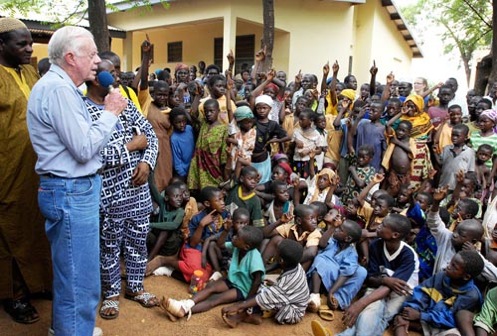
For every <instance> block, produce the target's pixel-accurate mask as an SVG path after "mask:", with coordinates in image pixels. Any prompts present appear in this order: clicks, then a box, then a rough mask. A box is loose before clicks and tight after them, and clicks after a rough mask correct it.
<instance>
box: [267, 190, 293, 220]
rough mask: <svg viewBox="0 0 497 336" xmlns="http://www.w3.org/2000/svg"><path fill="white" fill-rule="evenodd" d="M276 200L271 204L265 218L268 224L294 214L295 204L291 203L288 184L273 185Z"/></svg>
mask: <svg viewBox="0 0 497 336" xmlns="http://www.w3.org/2000/svg"><path fill="white" fill-rule="evenodd" d="M271 189H272V191H273V195H274V199H273V200H272V201H271V203H269V207H268V209H267V210H266V212H265V214H264V217H265V218H266V221H267V223H268V224H273V223H276V222H277V221H278V218H281V217H282V216H283V215H284V214H293V203H292V202H291V201H290V194H289V192H288V185H287V184H286V182H282V181H278V180H276V181H273V183H272V184H271Z"/></svg>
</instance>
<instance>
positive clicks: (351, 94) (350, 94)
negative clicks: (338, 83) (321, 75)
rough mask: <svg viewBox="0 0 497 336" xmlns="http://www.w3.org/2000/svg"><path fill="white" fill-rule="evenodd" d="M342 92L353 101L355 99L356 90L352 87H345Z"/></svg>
mask: <svg viewBox="0 0 497 336" xmlns="http://www.w3.org/2000/svg"><path fill="white" fill-rule="evenodd" d="M340 94H341V95H342V96H344V97H347V98H349V99H350V100H351V101H354V100H355V91H354V90H352V89H344V90H342V92H340Z"/></svg>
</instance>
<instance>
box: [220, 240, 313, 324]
mask: <svg viewBox="0 0 497 336" xmlns="http://www.w3.org/2000/svg"><path fill="white" fill-rule="evenodd" d="M303 254H304V248H303V247H302V245H301V244H299V243H298V242H296V241H294V240H290V239H283V240H282V241H281V242H280V243H279V244H278V247H277V257H276V258H277V259H278V263H279V264H280V266H281V268H282V270H283V271H282V273H281V274H280V275H279V277H278V278H277V279H276V282H275V283H272V284H270V285H269V284H268V286H264V287H262V286H261V290H260V291H259V293H257V295H256V296H255V297H252V298H250V299H248V300H245V301H243V302H238V303H236V304H234V305H232V306H229V307H224V308H223V310H222V314H223V315H222V316H223V320H224V322H226V324H228V325H229V326H230V327H231V328H235V327H236V326H237V325H238V324H239V323H240V322H248V323H254V324H260V323H261V310H266V311H271V312H275V313H276V314H275V315H274V318H275V319H276V322H278V323H279V324H295V323H299V322H300V321H302V318H303V317H304V314H305V310H306V307H307V303H308V302H309V287H308V286H307V281H306V276H305V271H304V269H303V268H302V266H301V265H300V261H301V260H302V257H303ZM251 308H253V309H251ZM250 313H252V314H250Z"/></svg>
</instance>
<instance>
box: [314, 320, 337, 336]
mask: <svg viewBox="0 0 497 336" xmlns="http://www.w3.org/2000/svg"><path fill="white" fill-rule="evenodd" d="M311 328H312V334H313V335H314V336H332V335H333V334H332V333H331V330H330V329H328V328H325V327H324V326H323V325H322V324H321V322H319V321H317V320H314V321H311Z"/></svg>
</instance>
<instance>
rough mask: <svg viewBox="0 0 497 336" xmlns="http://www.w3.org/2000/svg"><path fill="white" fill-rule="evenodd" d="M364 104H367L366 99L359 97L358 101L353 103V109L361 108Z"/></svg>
mask: <svg viewBox="0 0 497 336" xmlns="http://www.w3.org/2000/svg"><path fill="white" fill-rule="evenodd" d="M364 105H366V102H365V101H364V100H359V99H358V100H356V101H355V102H354V104H352V109H353V110H354V109H356V108H361V107H363V106H364Z"/></svg>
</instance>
